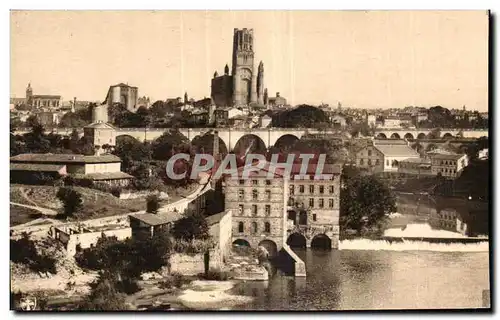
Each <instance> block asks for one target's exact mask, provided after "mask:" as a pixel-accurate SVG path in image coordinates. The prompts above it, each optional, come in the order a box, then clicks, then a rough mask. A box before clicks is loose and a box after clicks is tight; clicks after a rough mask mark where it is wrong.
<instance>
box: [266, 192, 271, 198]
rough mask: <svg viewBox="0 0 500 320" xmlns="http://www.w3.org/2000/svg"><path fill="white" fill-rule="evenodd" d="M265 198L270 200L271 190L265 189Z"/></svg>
mask: <svg viewBox="0 0 500 320" xmlns="http://www.w3.org/2000/svg"><path fill="white" fill-rule="evenodd" d="M266 199H267V200H271V190H266Z"/></svg>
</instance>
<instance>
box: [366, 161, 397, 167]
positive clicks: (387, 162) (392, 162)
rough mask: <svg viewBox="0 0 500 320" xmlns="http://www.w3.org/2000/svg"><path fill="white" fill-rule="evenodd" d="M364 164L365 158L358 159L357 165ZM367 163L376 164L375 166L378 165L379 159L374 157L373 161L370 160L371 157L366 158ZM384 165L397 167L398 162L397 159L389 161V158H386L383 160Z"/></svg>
mask: <svg viewBox="0 0 500 320" xmlns="http://www.w3.org/2000/svg"><path fill="white" fill-rule="evenodd" d="M364 164H365V159H359V165H361V166H362V165H364ZM367 164H368V165H369V166H371V165H376V166H378V165H379V164H380V160H379V159H375V162H373V161H372V159H368V160H367ZM385 165H386V166H388V167H389V166H391V167H397V166H398V165H399V162H398V160H392V161H391V160H389V159H387V160H386V161H385Z"/></svg>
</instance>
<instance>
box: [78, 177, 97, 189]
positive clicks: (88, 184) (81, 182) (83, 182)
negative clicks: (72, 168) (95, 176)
mask: <svg viewBox="0 0 500 320" xmlns="http://www.w3.org/2000/svg"><path fill="white" fill-rule="evenodd" d="M93 184H94V181H92V180H91V179H87V178H84V179H78V180H77V181H76V185H77V186H79V187H83V188H92V186H93Z"/></svg>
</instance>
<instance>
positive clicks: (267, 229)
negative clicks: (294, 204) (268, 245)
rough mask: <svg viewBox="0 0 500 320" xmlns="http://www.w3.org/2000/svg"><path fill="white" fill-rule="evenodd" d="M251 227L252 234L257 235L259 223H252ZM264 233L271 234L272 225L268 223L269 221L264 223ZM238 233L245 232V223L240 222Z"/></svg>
mask: <svg viewBox="0 0 500 320" xmlns="http://www.w3.org/2000/svg"><path fill="white" fill-rule="evenodd" d="M251 226H252V227H251V229H250V231H251V232H252V233H254V234H255V233H258V232H259V225H258V224H257V222H255V221H254V222H252V224H251ZM263 231H264V233H270V232H271V224H270V223H269V222H267V221H266V222H264V230H263ZM238 232H239V233H243V232H245V223H244V222H242V221H240V222H238Z"/></svg>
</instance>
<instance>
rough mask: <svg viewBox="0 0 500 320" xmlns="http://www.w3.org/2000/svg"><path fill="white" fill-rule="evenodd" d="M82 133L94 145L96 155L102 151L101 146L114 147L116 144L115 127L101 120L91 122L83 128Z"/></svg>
mask: <svg viewBox="0 0 500 320" xmlns="http://www.w3.org/2000/svg"><path fill="white" fill-rule="evenodd" d="M83 135H84V137H85V138H86V139H88V141H90V142H91V143H92V145H94V146H95V147H96V149H97V151H96V153H97V155H100V154H101V153H102V151H104V149H103V148H102V146H104V145H108V146H110V147H114V146H115V145H116V129H115V127H113V126H112V125H110V124H109V123H104V122H101V121H98V122H94V123H91V124H89V125H88V126H86V127H85V128H83Z"/></svg>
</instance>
